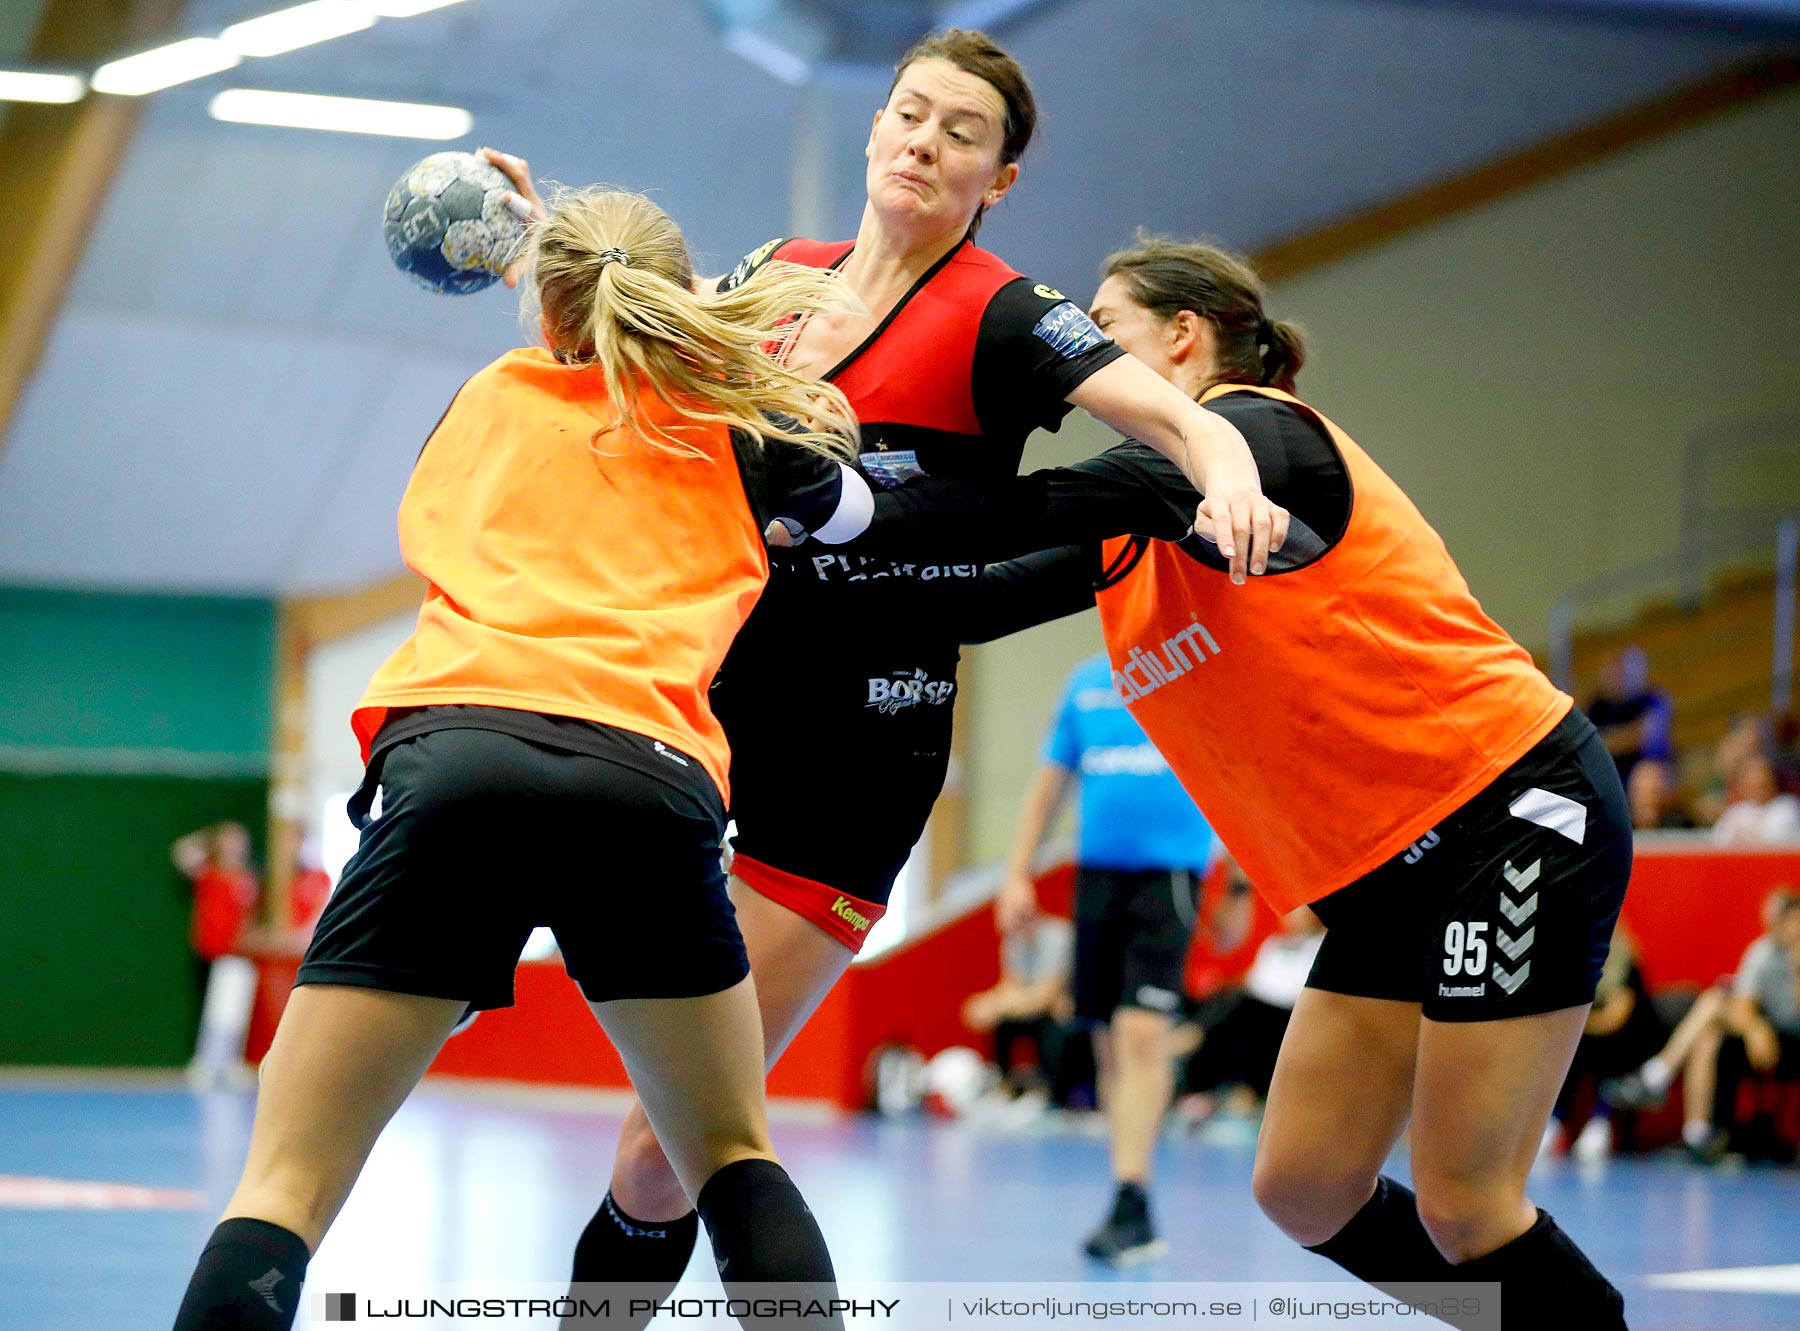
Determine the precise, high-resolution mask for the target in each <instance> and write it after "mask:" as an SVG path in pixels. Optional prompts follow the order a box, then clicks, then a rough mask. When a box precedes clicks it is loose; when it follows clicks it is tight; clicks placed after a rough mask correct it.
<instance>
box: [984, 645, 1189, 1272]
mask: <svg viewBox="0 0 1800 1331" xmlns="http://www.w3.org/2000/svg"><path fill="white" fill-rule="evenodd" d="M1043 760H1044V761H1043V766H1042V767H1041V768H1040V769H1039V771H1038V774H1037V775H1036V777H1034V778H1033V780H1032V784H1031V787H1030V789H1029V790H1028V792H1027V794H1026V797H1025V806H1024V809H1023V810H1022V811H1021V813H1020V816H1019V825H1018V829H1017V831H1016V833H1015V834H1014V837H1013V846H1012V853H1011V857H1010V859H1009V861H1008V864H1007V872H1006V877H1005V880H1004V882H1003V884H1002V886H1001V889H1000V899H999V902H998V906H997V909H998V913H999V922H1000V928H1001V931H1002V932H1004V933H1010V932H1012V931H1013V930H1016V929H1019V928H1022V927H1024V926H1025V925H1026V924H1027V923H1028V922H1029V921H1030V920H1031V918H1032V917H1033V916H1034V915H1035V914H1036V913H1037V888H1036V885H1035V882H1034V880H1033V878H1032V874H1031V865H1032V859H1033V857H1034V856H1035V855H1036V853H1037V849H1038V845H1039V843H1040V842H1041V841H1042V840H1043V838H1044V834H1045V832H1046V831H1047V830H1048V829H1049V827H1050V824H1051V822H1052V821H1053V820H1054V819H1055V817H1056V814H1057V811H1058V810H1059V809H1060V808H1061V807H1062V803H1063V801H1064V799H1065V798H1066V797H1067V796H1068V794H1069V791H1070V788H1071V787H1073V786H1076V785H1079V787H1080V804H1079V809H1078V815H1079V827H1080V833H1079V839H1078V850H1077V854H1076V861H1077V870H1076V877H1075V981H1074V987H1075V1015H1076V1019H1077V1020H1079V1021H1082V1022H1085V1023H1087V1024H1089V1025H1090V1026H1092V1027H1093V1028H1094V1050H1095V1055H1096V1061H1097V1062H1098V1064H1099V1068H1100V1081H1101V1104H1102V1106H1103V1107H1104V1109H1105V1110H1106V1120H1107V1135H1108V1139H1109V1142H1110V1146H1111V1154H1112V1169H1113V1177H1114V1179H1115V1181H1116V1183H1117V1186H1118V1191H1117V1194H1116V1196H1115V1198H1114V1201H1113V1208H1112V1212H1111V1214H1110V1215H1109V1216H1108V1218H1107V1220H1106V1222H1105V1223H1104V1224H1102V1225H1101V1226H1100V1228H1099V1229H1098V1230H1096V1231H1095V1232H1094V1233H1093V1234H1092V1235H1091V1236H1090V1237H1089V1238H1088V1240H1087V1243H1086V1244H1085V1245H1084V1250H1085V1251H1086V1252H1087V1254H1088V1255H1089V1256H1090V1257H1093V1258H1096V1259H1098V1260H1100V1261H1103V1262H1106V1263H1108V1264H1110V1265H1113V1266H1123V1265H1127V1264H1130V1263H1134V1262H1141V1261H1147V1260H1149V1259H1151V1258H1154V1257H1158V1256H1160V1255H1161V1254H1162V1252H1163V1251H1164V1249H1165V1246H1166V1245H1165V1244H1164V1243H1163V1242H1162V1241H1161V1240H1160V1239H1159V1238H1158V1237H1157V1234H1156V1227H1155V1225H1154V1223H1153V1222H1152V1220H1151V1217H1150V1198H1149V1185H1150V1157H1151V1154H1152V1153H1153V1151H1154V1149H1155V1146H1156V1139H1157V1136H1158V1133H1159V1131H1160V1128H1161V1125H1162V1117H1163V1113H1164V1111H1165V1110H1167V1108H1168V1106H1169V1099H1170V1096H1171V1095H1172V1093H1173V1091H1174V1086H1175V1068H1174V1060H1173V1058H1172V1057H1171V1046H1170V1032H1171V1030H1172V1029H1173V1027H1174V1024H1175V1021H1176V1018H1177V1015H1178V1013H1179V1010H1180V1007H1181V1002H1182V982H1181V976H1182V964H1183V962H1184V960H1185V959H1186V956H1187V949H1188V941H1189V939H1190V938H1191V936H1192V934H1193V931H1194V925H1195V919H1196V908H1197V902H1198V895H1199V886H1200V879H1201V876H1202V874H1203V872H1204V870H1205V868H1206V865H1207V862H1208V860H1209V858H1210V857H1211V855H1212V852H1213V842H1214V838H1213V834H1212V829H1211V828H1209V827H1208V826H1207V825H1206V820H1205V819H1204V818H1202V817H1201V816H1200V811H1199V810H1198V809H1196V808H1195V807H1194V802H1193V800H1191V799H1190V798H1188V794H1187V792H1186V791H1185V790H1183V789H1182V788H1181V784H1180V783H1179V782H1178V781H1176V779H1175V776H1174V774H1173V773H1172V772H1171V771H1170V770H1169V765H1168V763H1166V762H1164V761H1163V757H1162V755H1161V754H1160V753H1158V752H1157V750H1156V746H1155V745H1153V744H1151V742H1150V741H1149V739H1148V738H1147V737H1146V736H1145V735H1144V732H1143V731H1142V730H1141V729H1139V728H1138V724H1137V722H1136V721H1134V720H1132V718H1131V714H1130V713H1129V712H1127V711H1126V710H1125V704H1124V703H1123V702H1122V701H1121V700H1120V698H1119V695H1118V694H1117V693H1116V692H1114V690H1113V686H1112V666H1111V664H1110V663H1109V662H1108V661H1107V659H1106V657H1105V656H1104V655H1100V656H1095V657H1093V658H1091V659H1090V660H1087V661H1083V662H1082V663H1081V664H1080V665H1078V666H1077V667H1076V668H1075V670H1074V672H1073V673H1072V674H1071V675H1070V676H1069V682H1068V684H1067V685H1066V687H1065V688H1064V691H1063V699H1062V706H1061V709H1060V711H1059V712H1058V714H1057V718H1056V724H1055V726H1054V727H1053V728H1052V730H1051V732H1050V736H1049V738H1048V739H1047V740H1046V741H1045V743H1044V751H1043Z"/></svg>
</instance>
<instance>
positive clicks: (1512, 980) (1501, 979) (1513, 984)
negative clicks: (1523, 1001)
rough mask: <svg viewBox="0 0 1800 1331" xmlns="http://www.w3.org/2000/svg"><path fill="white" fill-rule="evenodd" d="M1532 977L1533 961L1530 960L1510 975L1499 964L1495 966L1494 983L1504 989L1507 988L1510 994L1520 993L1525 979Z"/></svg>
mask: <svg viewBox="0 0 1800 1331" xmlns="http://www.w3.org/2000/svg"><path fill="white" fill-rule="evenodd" d="M1530 978H1531V962H1529V961H1527V962H1526V963H1525V964H1524V965H1523V966H1521V967H1519V969H1518V970H1516V971H1513V972H1512V973H1511V974H1510V975H1509V974H1508V973H1507V972H1505V971H1503V970H1501V969H1500V967H1499V966H1498V965H1497V964H1496V965H1495V967H1494V983H1495V984H1497V985H1499V986H1500V987H1501V988H1502V989H1504V990H1506V992H1507V993H1509V994H1516V993H1518V992H1519V986H1520V985H1522V984H1524V983H1525V981H1526V980H1528V979H1530Z"/></svg>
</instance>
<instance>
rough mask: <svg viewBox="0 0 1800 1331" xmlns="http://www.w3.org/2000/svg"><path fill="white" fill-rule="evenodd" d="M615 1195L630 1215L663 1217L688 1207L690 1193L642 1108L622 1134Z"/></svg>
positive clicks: (616, 1159)
mask: <svg viewBox="0 0 1800 1331" xmlns="http://www.w3.org/2000/svg"><path fill="white" fill-rule="evenodd" d="M612 1189H613V1196H614V1197H615V1198H616V1199H618V1202H619V1204H620V1205H621V1206H623V1207H624V1208H625V1210H626V1212H627V1213H628V1214H631V1215H637V1216H645V1217H650V1218H660V1217H661V1215H662V1212H663V1211H665V1210H667V1209H668V1208H669V1207H671V1206H676V1205H681V1206H685V1205H686V1201H687V1194H686V1193H685V1192H683V1191H682V1187H681V1181H680V1180H679V1179H678V1178H676V1177H675V1171H674V1169H673V1168H672V1167H671V1166H670V1164H669V1158H668V1156H667V1155H665V1154H664V1153H663V1148H662V1144H661V1143H660V1142H658V1141H657V1140H656V1133H655V1132H654V1131H653V1130H652V1129H651V1127H650V1120H649V1119H647V1118H645V1117H644V1112H643V1110H642V1109H640V1108H636V1107H634V1108H633V1110H632V1112H631V1113H630V1114H629V1115H628V1116H627V1117H626V1119H625V1126H624V1127H623V1128H622V1129H621V1130H620V1132H619V1150H618V1154H617V1155H616V1156H615V1157H614V1160H613V1178H612Z"/></svg>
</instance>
